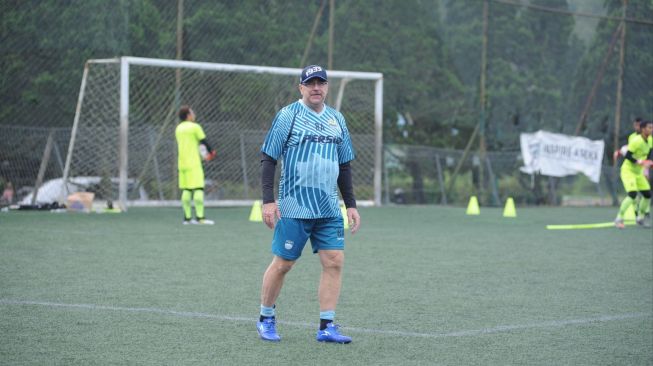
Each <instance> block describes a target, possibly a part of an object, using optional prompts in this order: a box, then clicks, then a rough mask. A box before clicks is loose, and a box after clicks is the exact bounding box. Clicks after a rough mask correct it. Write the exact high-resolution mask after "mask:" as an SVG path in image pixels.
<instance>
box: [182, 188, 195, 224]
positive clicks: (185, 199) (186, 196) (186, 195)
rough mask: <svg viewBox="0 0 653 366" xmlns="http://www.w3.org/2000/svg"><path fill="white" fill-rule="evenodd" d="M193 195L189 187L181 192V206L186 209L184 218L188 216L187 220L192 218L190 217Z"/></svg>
mask: <svg viewBox="0 0 653 366" xmlns="http://www.w3.org/2000/svg"><path fill="white" fill-rule="evenodd" d="M192 195H193V194H192V193H191V191H189V190H188V189H184V190H183V191H182V192H181V207H182V208H183V209H184V218H186V219H187V220H190V218H191V217H192V212H191V204H190V200H191V197H192Z"/></svg>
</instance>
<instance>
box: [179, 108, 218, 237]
mask: <svg viewBox="0 0 653 366" xmlns="http://www.w3.org/2000/svg"><path fill="white" fill-rule="evenodd" d="M179 120H180V122H179V125H177V128H176V129H175V138H176V139H177V152H178V154H177V155H178V157H179V160H178V166H177V168H178V171H179V189H181V206H182V207H183V209H184V225H188V224H204V225H213V221H211V220H208V219H206V218H205V217H204V168H202V157H201V155H200V150H201V149H202V147H201V145H203V147H204V148H205V151H207V154H206V157H204V159H205V160H207V161H209V160H212V159H213V158H214V157H215V151H214V150H213V149H211V147H210V146H209V144H208V142H206V135H205V134H204V130H203V129H202V126H200V125H199V124H198V123H197V122H195V112H194V111H193V110H192V109H191V108H190V107H189V106H182V107H181V108H180V109H179ZM191 200H192V201H193V202H194V203H195V217H196V219H193V216H192V207H191Z"/></svg>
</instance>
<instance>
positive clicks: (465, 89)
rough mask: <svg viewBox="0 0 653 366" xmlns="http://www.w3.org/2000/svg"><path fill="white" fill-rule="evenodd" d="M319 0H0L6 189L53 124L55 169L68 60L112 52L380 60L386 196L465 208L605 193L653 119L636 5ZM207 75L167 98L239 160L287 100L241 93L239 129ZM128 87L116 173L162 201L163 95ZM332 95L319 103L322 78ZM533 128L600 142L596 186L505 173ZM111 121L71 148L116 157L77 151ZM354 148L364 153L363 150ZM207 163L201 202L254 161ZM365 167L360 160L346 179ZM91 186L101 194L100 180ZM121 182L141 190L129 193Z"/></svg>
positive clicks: (235, 183) (647, 30) (356, 62)
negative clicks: (248, 103) (249, 109)
mask: <svg viewBox="0 0 653 366" xmlns="http://www.w3.org/2000/svg"><path fill="white" fill-rule="evenodd" d="M329 4H330V2H329V1H325V0H314V1H303V0H301V1H300V0H293V1H285V2H259V1H238V2H232V1H225V2H209V1H192V2H191V1H181V0H178V1H175V2H170V1H161V0H117V1H112V2H106V1H101V0H87V1H71V2H52V1H37V0H24V1H15V0H12V1H4V2H2V3H1V4H0V19H1V21H2V27H0V50H1V51H2V52H0V65H1V66H2V70H3V74H2V83H1V84H0V95H1V97H2V101H3V103H2V105H0V116H1V117H2V118H0V126H1V128H0V132H2V137H1V141H0V167H1V169H2V171H1V172H0V173H1V175H0V185H2V188H4V187H5V186H6V182H12V183H13V186H14V189H15V190H16V191H17V193H18V192H20V194H16V198H17V199H18V198H21V196H24V195H25V192H29V191H30V187H34V185H35V183H36V180H37V177H38V175H39V174H38V173H39V168H40V165H41V160H42V159H43V157H44V154H43V152H44V150H46V149H45V147H46V144H47V140H48V136H49V135H50V132H51V131H52V129H55V130H56V131H57V132H56V133H55V135H56V138H54V140H55V143H54V145H55V146H56V148H53V150H52V155H51V157H50V161H49V162H48V164H46V165H47V168H46V169H45V171H44V173H43V179H44V181H47V180H48V179H55V178H57V177H58V176H60V170H61V167H60V166H59V165H60V163H59V162H58V160H57V159H60V160H61V161H65V155H66V152H67V148H68V141H69V140H68V138H67V137H65V135H66V134H69V133H70V130H71V127H72V122H73V117H74V113H75V104H76V101H77V97H78V93H79V86H80V81H81V78H82V70H83V66H84V63H85V62H86V61H87V60H89V59H98V58H114V57H119V56H124V55H129V56H141V57H152V58H164V59H175V58H181V59H184V60H191V61H207V62H220V63H233V64H249V65H264V66H280V67H293V68H297V67H300V66H302V64H308V63H319V64H322V65H325V66H328V63H329V62H332V63H333V65H332V68H333V69H339V70H359V71H372V72H382V73H383V74H384V128H383V133H384V144H386V148H385V149H384V168H383V179H384V180H383V187H384V194H385V196H384V201H385V202H388V203H390V202H407V203H438V204H441V203H446V204H460V205H464V204H466V202H467V200H468V197H469V195H471V194H476V195H478V196H479V199H480V201H481V203H482V204H485V205H494V204H500V202H503V201H504V200H505V198H506V195H508V194H510V195H512V196H514V197H515V199H516V200H517V201H518V202H522V203H528V204H567V203H572V202H579V203H583V202H585V203H588V204H595V203H600V204H605V203H607V204H612V203H614V202H616V197H619V196H620V195H621V194H622V188H621V183H620V181H619V178H618V169H615V168H614V167H613V165H612V161H611V153H612V151H613V149H614V148H616V147H618V146H619V145H621V144H624V143H625V141H626V136H627V135H628V134H630V133H631V132H632V131H631V121H632V120H633V119H634V118H635V117H642V118H644V119H651V118H653V89H651V88H650V85H649V84H650V82H649V80H650V78H651V75H653V57H652V56H651V53H650V52H649V49H650V45H651V44H653V21H651V19H653V5H651V3H650V1H646V0H630V1H628V2H621V1H611V2H603V1H594V2H588V1H584V0H550V1H540V0H533V1H521V0H456V1H452V0H432V1H418V0H407V1H396V2H395V1H388V2H380V3H378V4H375V6H369V4H365V3H360V4H359V3H352V2H344V1H335V2H334V4H335V8H330V6H329ZM331 15H333V16H331ZM329 19H333V20H334V21H335V25H333V24H329ZM624 19H625V21H624ZM331 25H333V27H332V32H331V31H330V26H331ZM180 30H181V32H180ZM330 34H332V37H331V36H330ZM330 41H332V42H331V43H330ZM330 60H332V61H330ZM183 78H184V79H185V80H190V78H193V76H192V75H185V76H183ZM219 83H220V87H217V88H214V89H213V90H210V91H208V92H206V93H205V94H204V95H198V94H193V91H192V90H184V91H183V93H181V94H179V96H178V97H179V98H180V99H179V100H178V102H179V103H190V104H194V105H195V104H196V105H197V107H196V108H197V109H198V114H199V118H200V121H202V122H205V129H206V130H207V134H208V135H209V137H211V136H216V137H215V138H214V139H215V143H216V145H218V146H220V144H225V141H227V140H229V141H233V146H232V147H231V148H230V149H229V151H232V150H233V151H239V150H240V148H241V146H245V147H246V152H245V155H246V156H248V158H252V157H251V156H249V155H251V154H253V153H251V152H250V149H251V151H254V148H253V147H252V146H256V145H258V144H260V141H257V140H262V137H261V136H259V134H260V132H256V133H254V132H252V133H250V132H249V131H260V130H261V126H263V125H265V124H266V123H269V122H270V121H271V118H272V117H271V116H272V115H271V112H270V111H272V110H275V109H276V108H278V107H280V106H281V104H282V103H283V102H285V101H286V100H289V99H288V98H290V97H298V95H297V94H295V95H294V96H293V91H292V90H288V91H284V92H280V93H279V95H278V98H277V99H275V100H274V101H265V102H263V103H259V104H258V105H256V107H255V108H256V109H258V111H257V117H256V118H253V117H252V118H251V121H250V122H251V123H252V124H254V125H255V126H254V127H252V126H249V125H246V124H245V125H242V124H240V125H238V124H236V122H235V121H237V120H238V119H237V118H236V117H237V116H236V115H237V114H238V113H240V112H239V111H235V110H228V109H229V107H228V104H229V103H231V102H230V98H235V97H236V96H237V95H238V94H239V93H240V92H241V91H240V89H239V87H238V85H235V84H231V85H230V84H229V83H230V81H229V80H221V81H219ZM287 83H288V84H289V85H291V84H292V83H293V82H291V81H288V82H287ZM98 84H102V83H98ZM117 85H118V84H117V83H113V82H112V83H111V85H110V86H109V85H108V84H107V85H105V89H102V91H99V92H100V93H106V97H108V98H117V94H116V93H115V92H114V91H113V89H112V88H117ZM227 86H230V87H229V88H227ZM136 90H137V93H138V94H140V95H143V96H145V95H147V98H148V99H150V100H157V98H158V99H159V102H158V103H153V104H152V106H151V107H148V109H143V110H136V111H134V112H133V113H134V123H133V125H132V127H131V129H132V130H131V131H130V142H134V141H137V143H136V144H135V145H133V146H132V147H130V149H133V152H130V154H131V155H133V156H139V157H140V159H142V160H143V161H144V162H147V161H148V160H149V163H148V165H147V167H143V166H139V165H138V164H136V163H134V164H133V166H132V165H130V169H133V170H130V172H129V175H130V178H132V179H134V180H135V181H138V180H139V176H141V175H143V178H141V179H143V181H144V182H142V183H138V184H136V185H137V186H138V185H140V184H143V185H144V186H146V187H147V194H148V196H153V197H158V198H159V199H160V198H161V197H163V198H165V199H167V198H169V197H175V189H174V187H172V184H171V183H170V182H172V181H173V179H172V177H173V176H174V174H176V172H175V171H174V169H173V168H172V166H173V165H174V164H171V163H170V162H171V161H173V160H171V159H172V157H166V162H164V161H163V160H164V159H163V154H164V153H168V152H170V151H174V149H173V146H174V134H173V133H172V128H171V126H170V127H165V128H163V127H162V123H164V122H163V121H166V120H167V119H168V118H169V117H168V116H169V115H170V113H171V112H170V111H171V110H172V108H171V103H172V104H174V103H173V102H174V97H171V96H170V95H163V94H161V95H157V92H158V89H157V88H150V89H148V88H141V89H136ZM331 91H332V95H331V99H330V101H329V102H330V103H331V104H333V103H335V99H334V98H335V96H336V95H335V93H334V88H333V87H332V88H331ZM171 98H173V99H171ZM252 98H255V96H252ZM171 100H172V102H171ZM191 101H192V102H191ZM116 105H117V104H116ZM111 108H113V107H111ZM217 109H220V110H223V111H226V114H225V117H223V118H221V119H220V120H215V121H213V120H211V119H210V118H206V117H208V116H210V115H212V113H213V112H214V110H217ZM113 112H114V111H111V113H113ZM241 112H242V111H241ZM103 113H105V114H106V113H109V111H104V112H103ZM230 115H233V116H232V117H233V118H232V117H229V116H230ZM202 116H204V117H205V118H204V120H202ZM238 123H242V122H238ZM248 123H249V122H248ZM354 125H355V123H354ZM88 128H91V127H90V126H89V127H88ZM354 129H356V127H354ZM540 129H542V130H547V131H550V132H557V133H563V134H567V135H580V136H585V137H588V138H591V139H595V140H603V141H604V142H605V143H606V149H605V150H606V156H605V157H604V168H603V175H602V177H601V183H600V184H599V185H595V184H591V183H589V182H588V181H587V180H586V179H585V178H584V177H583V176H577V177H570V178H555V179H553V178H551V179H550V178H548V177H542V176H532V177H531V176H529V175H525V174H523V173H520V172H519V166H520V161H519V156H520V154H519V145H518V143H519V134H520V133H524V132H534V131H537V130H540ZM112 131H114V130H112ZM474 131H476V134H475V133H474ZM112 133H117V130H116V132H109V130H103V131H101V132H97V131H93V130H89V131H88V134H87V136H88V137H86V138H81V137H80V140H79V141H78V142H77V143H78V145H79V146H87V148H86V149H87V151H86V152H83V153H82V156H83V155H85V156H87V157H89V160H95V162H96V163H97V162H102V164H103V165H106V166H110V167H111V169H115V167H116V165H117V164H118V152H117V151H115V150H114V151H112V150H110V149H109V150H107V151H109V152H107V153H105V154H103V155H102V156H95V155H94V153H93V150H94V148H100V147H104V146H105V145H106V144H107V141H109V140H111V139H113V138H115V136H112V135H111V134H112ZM354 133H357V132H354ZM358 133H359V135H361V134H362V135H365V133H361V132H360V131H358ZM132 135H133V137H131V136H132ZM364 139H365V138H363V137H360V136H359V141H357V142H356V143H357V144H358V145H360V146H366V145H365V144H366V142H364ZM152 146H157V151H158V153H157V157H158V158H160V160H158V161H157V160H156V159H152V158H148V156H149V155H150V152H151V151H152ZM360 146H359V150H361V149H362V150H363V151H364V150H365V147H362V148H361V147H360ZM467 146H469V149H468V150H467V153H465V150H466V149H465V148H466V147H467ZM55 151H56V152H55ZM57 154H59V157H57ZM463 156H464V159H463ZM359 158H361V159H366V158H365V154H363V155H359ZM461 160H464V161H463V162H462V163H460V161H461ZM130 164H131V161H130ZM223 164H224V166H222V167H220V166H218V165H217V164H216V165H210V166H209V167H208V168H207V176H211V177H212V179H215V181H216V182H217V188H216V189H215V190H214V191H212V192H211V193H210V194H212V195H213V196H212V197H215V198H217V199H226V198H228V197H233V196H234V195H237V194H238V195H241V196H244V197H250V198H257V197H258V195H259V192H258V188H257V186H256V184H257V180H258V177H257V174H258V167H257V166H255V164H246V166H244V165H243V163H242V161H241V159H240V158H239V157H237V156H233V157H227V156H225V160H224V162H223ZM357 164H358V162H357ZM451 164H453V165H451ZM156 165H158V167H157V166H156ZM438 165H439V166H440V168H438ZM458 165H460V166H459V169H458V170H457V171H456V168H457V167H458ZM75 169H77V171H76V172H75V175H76V176H82V175H83V174H84V170H85V168H84V165H83V164H81V165H78V166H77V167H76V168H75ZM355 169H356V167H355ZM157 171H158V172H157ZM227 171H228V172H232V173H230V175H231V178H230V176H228V175H227V174H226V173H225V172H227ZM143 172H145V173H143ZM372 173H373V172H369V171H367V170H365V171H361V172H360V174H363V176H361V177H355V178H356V182H355V184H356V183H359V182H364V181H365V180H366V179H367V175H368V174H372ZM101 175H102V174H101ZM107 175H113V173H111V174H109V173H107ZM157 176H158V177H157ZM440 176H441V177H440ZM234 177H238V178H237V179H234ZM162 182H166V183H165V184H163V183H162ZM440 184H441V185H442V187H440ZM101 186H103V187H104V188H102V189H104V190H105V191H108V190H109V188H108V187H109V184H108V183H107V182H106V180H105V182H104V183H103V185H101ZM361 186H362V187H361V188H359V189H362V190H363V191H361V192H358V191H357V194H359V195H363V196H364V195H365V194H366V189H367V188H365V184H364V183H363V184H361ZM449 186H451V187H449ZM112 189H113V188H112ZM395 191H397V193H395ZM402 191H403V198H400V196H401V192H402ZM131 194H132V195H134V197H140V196H141V195H142V194H141V193H140V192H138V190H135V191H134V192H133V193H131Z"/></svg>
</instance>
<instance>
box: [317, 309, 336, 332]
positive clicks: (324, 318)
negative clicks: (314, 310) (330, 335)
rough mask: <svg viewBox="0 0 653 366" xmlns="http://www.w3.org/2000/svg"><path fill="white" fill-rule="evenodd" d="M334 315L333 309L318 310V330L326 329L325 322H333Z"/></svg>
mask: <svg viewBox="0 0 653 366" xmlns="http://www.w3.org/2000/svg"><path fill="white" fill-rule="evenodd" d="M335 317H336V311H335V310H327V311H320V330H324V329H326V326H327V324H329V323H333V319H334V318H335Z"/></svg>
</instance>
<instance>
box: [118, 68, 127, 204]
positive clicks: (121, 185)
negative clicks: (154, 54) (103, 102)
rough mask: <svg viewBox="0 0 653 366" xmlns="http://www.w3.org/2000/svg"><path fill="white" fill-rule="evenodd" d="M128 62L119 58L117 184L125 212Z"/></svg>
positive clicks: (119, 201) (120, 202) (119, 200)
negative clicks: (118, 156)
mask: <svg viewBox="0 0 653 366" xmlns="http://www.w3.org/2000/svg"><path fill="white" fill-rule="evenodd" d="M128 137H129V62H128V61H127V59H126V58H124V57H121V58H120V145H119V149H120V150H119V152H120V163H119V169H118V170H119V177H120V180H119V182H118V206H119V207H120V210H122V211H127V177H128V174H127V173H128V172H127V169H128V163H129V159H128V154H129V152H128V151H129V145H128Z"/></svg>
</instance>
